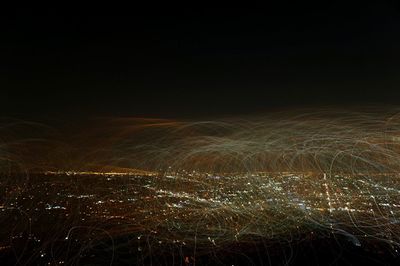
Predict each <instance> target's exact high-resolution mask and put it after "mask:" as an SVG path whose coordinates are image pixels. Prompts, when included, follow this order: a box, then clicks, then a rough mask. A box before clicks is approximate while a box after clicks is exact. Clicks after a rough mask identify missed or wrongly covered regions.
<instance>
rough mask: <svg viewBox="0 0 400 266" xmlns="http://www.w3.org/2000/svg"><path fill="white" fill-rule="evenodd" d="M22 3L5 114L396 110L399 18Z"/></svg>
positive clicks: (327, 11) (307, 10) (347, 10)
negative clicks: (354, 107) (377, 105)
mask: <svg viewBox="0 0 400 266" xmlns="http://www.w3.org/2000/svg"><path fill="white" fill-rule="evenodd" d="M324 2H330V3H329V4H324V5H317V6H315V5H305V4H300V3H299V4H297V5H292V4H290V3H285V4H281V5H270V6H265V7H252V8H245V7H240V6H238V7H224V8H211V7H201V6H198V7H196V8H182V7H181V8H179V9H178V8H172V7H168V6H163V7H160V6H156V4H154V6H150V7H142V6H129V7H128V6H125V7H124V6H115V7H109V6H103V7H98V6H96V7H92V6H87V7H62V6H61V7H46V8H42V9H39V8H29V7H20V8H15V9H10V10H6V13H7V14H6V15H4V16H2V17H1V28H2V29H1V42H0V49H1V51H0V56H1V60H0V71H1V73H0V86H1V88H2V90H3V93H2V95H3V97H2V98H3V101H2V105H1V112H2V113H3V115H11V116H12V115H16V116H46V115H50V116H52V115H53V116H57V115H61V114H67V115H72V116H80V115H112V116H114V115H115V116H117V115H124V116H157V117H181V116H182V117H190V116H196V115H208V114H215V115H220V114H242V113H253V112H259V111H267V110H270V109H274V108H292V107H297V106H314V105H328V104H334V105H337V104H348V105H362V104H368V103H382V104H386V103H391V104H400V90H399V89H398V88H399V85H400V75H399V74H400V72H399V71H400V67H399V66H400V60H399V59H400V10H399V8H398V6H396V5H395V4H394V3H395V1H392V2H391V1H376V2H373V1H371V2H368V3H366V2H364V3H363V4H357V5H356V4H354V5H349V3H348V2H349V1H343V2H342V3H339V2H335V1H324Z"/></svg>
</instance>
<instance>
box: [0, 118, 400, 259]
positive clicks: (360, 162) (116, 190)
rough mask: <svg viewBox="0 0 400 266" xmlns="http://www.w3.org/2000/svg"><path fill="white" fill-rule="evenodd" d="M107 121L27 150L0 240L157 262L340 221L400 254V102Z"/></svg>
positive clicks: (68, 254)
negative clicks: (389, 106)
mask: <svg viewBox="0 0 400 266" xmlns="http://www.w3.org/2000/svg"><path fill="white" fill-rule="evenodd" d="M100 122H101V123H100V124H101V126H99V127H91V128H90V129H86V130H85V131H84V133H79V134H78V133H76V134H77V136H79V137H76V138H73V141H70V142H69V143H66V141H65V140H63V141H61V140H57V141H54V140H53V141H49V142H48V143H46V142H45V141H44V142H42V143H41V145H39V146H40V152H37V156H36V158H35V159H32V158H31V159H30V161H29V159H28V158H27V157H26V156H25V157H24V156H23V155H21V156H20V162H21V164H22V165H25V169H30V171H27V172H28V173H29V178H23V179H22V180H21V179H15V181H10V176H12V175H15V173H13V174H12V175H4V177H3V180H7V182H5V181H4V182H2V190H3V192H4V197H3V200H2V202H1V210H2V212H1V220H0V223H1V226H2V228H3V229H2V230H1V238H0V239H3V240H2V242H1V243H0V244H1V248H0V252H13V254H15V258H16V260H17V261H18V262H23V263H29V262H32V261H36V260H43V262H49V263H58V264H61V263H66V264H75V263H78V262H79V261H81V260H84V259H87V258H90V256H99V253H98V252H97V253H96V251H97V250H103V251H104V250H108V251H109V252H103V254H108V255H107V256H105V255H104V257H102V258H101V259H102V260H103V261H109V262H110V263H111V264H112V263H113V262H115V261H117V260H118V259H121V257H122V258H123V259H126V260H127V261H131V262H134V263H136V264H150V263H152V264H155V265H157V264H160V263H162V262H163V260H164V259H165V258H164V255H165V254H166V253H169V254H176V258H175V257H173V262H174V263H176V264H187V265H191V264H195V263H196V258H198V257H199V256H203V255H204V254H215V252H218V251H221V250H226V249H229V248H232V247H233V246H234V245H239V244H243V243H255V242H257V243H261V242H262V243H264V245H265V247H266V250H268V247H269V246H272V245H276V244H277V243H288V244H289V245H290V244H294V243H297V242H299V241H302V239H309V238H315V237H321V236H327V235H334V236H335V237H342V238H344V239H346V241H348V242H349V243H351V244H352V245H353V246H355V247H364V246H371V245H384V246H385V248H387V249H388V250H390V252H391V254H393V256H398V254H399V244H400V171H399V170H400V120H399V117H398V115H397V111H396V110H389V111H387V112H384V113H383V112H382V111H381V110H373V111H369V112H354V111H353V112H349V111H346V112H337V111H335V112H332V111H323V110H322V111H321V110H319V111H318V112H308V113H306V114H305V112H304V111H303V112H302V114H301V115H296V114H294V113H289V112H286V113H274V114H270V115H267V116H264V117H241V118H235V119H232V118H226V119H220V120H213V121H202V122H199V121H195V122H193V121H172V120H161V119H126V118H125V119H112V120H110V121H107V122H106V121H105V120H100ZM97 123H98V121H97ZM35 126H37V125H35ZM42 127H43V126H42V125H41V126H40V128H42ZM52 130H53V131H54V129H52ZM48 138H49V136H48V135H47V139H48ZM53 139H54V137H53ZM77 140H78V141H77ZM19 143H22V142H21V141H20V142H19ZM24 143H26V142H24ZM54 143H63V144H62V145H61V147H63V148H59V146H57V145H55V144H54ZM35 145H36V144H35ZM1 147H9V145H2V146H1ZM25 147H26V148H27V149H29V148H31V147H33V145H26V146H25ZM65 147H68V148H65ZM33 151H38V149H33ZM43 151H45V152H43ZM3 153H4V152H3ZM14 153H15V152H14ZM19 154H21V153H19ZM30 154H31V153H30ZM54 154H63V156H62V158H69V161H68V163H66V164H65V165H64V166H62V162H61V161H60V158H61V157H60V156H54ZM33 165H36V168H35V167H33ZM32 169H34V170H32ZM49 221H54V222H49ZM44 224H45V225H46V226H45V227H43V225H44ZM21 243H23V244H21ZM371 243H373V244H371ZM21 246H22V247H23V248H17V247H21ZM27 248H29V249H30V250H31V251H32V252H28V251H27ZM372 249H373V248H372ZM110 251H111V252H110ZM165 260H166V259H165ZM169 262H171V261H169Z"/></svg>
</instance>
